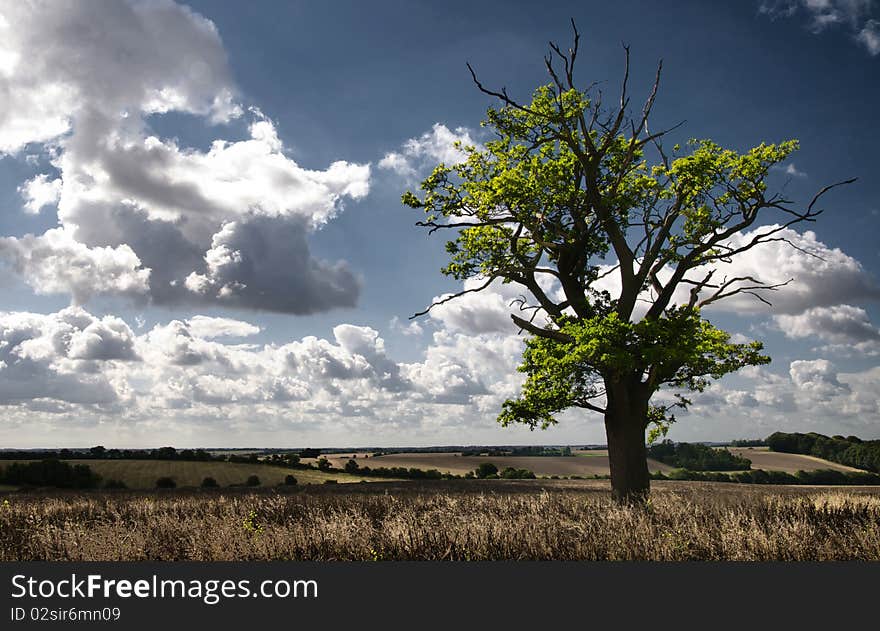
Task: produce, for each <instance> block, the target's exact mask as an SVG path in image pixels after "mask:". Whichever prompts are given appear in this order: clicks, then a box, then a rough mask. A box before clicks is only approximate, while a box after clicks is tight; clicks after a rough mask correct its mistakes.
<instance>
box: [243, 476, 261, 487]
mask: <svg viewBox="0 0 880 631" xmlns="http://www.w3.org/2000/svg"><path fill="white" fill-rule="evenodd" d="M245 484H246V485H247V486H260V476H258V475H250V476H248V479H247V482H245Z"/></svg>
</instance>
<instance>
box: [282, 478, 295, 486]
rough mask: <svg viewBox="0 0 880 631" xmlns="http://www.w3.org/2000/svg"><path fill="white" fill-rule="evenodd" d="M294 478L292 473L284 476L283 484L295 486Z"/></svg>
mask: <svg viewBox="0 0 880 631" xmlns="http://www.w3.org/2000/svg"><path fill="white" fill-rule="evenodd" d="M296 483H297V481H296V478H295V477H293V476H292V475H286V476H284V486H296Z"/></svg>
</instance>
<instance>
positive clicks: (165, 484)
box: [156, 476, 177, 489]
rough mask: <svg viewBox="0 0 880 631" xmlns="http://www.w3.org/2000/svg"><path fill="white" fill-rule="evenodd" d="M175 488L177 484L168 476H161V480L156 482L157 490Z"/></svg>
mask: <svg viewBox="0 0 880 631" xmlns="http://www.w3.org/2000/svg"><path fill="white" fill-rule="evenodd" d="M176 486H177V482H175V481H174V478H171V477H168V476H162V477H161V478H159V479H157V480H156V488H157V489H173V488H175V487H176Z"/></svg>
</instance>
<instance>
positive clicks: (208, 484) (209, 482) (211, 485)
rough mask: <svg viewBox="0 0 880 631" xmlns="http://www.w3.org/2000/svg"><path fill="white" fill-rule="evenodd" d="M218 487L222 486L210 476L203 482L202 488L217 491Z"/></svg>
mask: <svg viewBox="0 0 880 631" xmlns="http://www.w3.org/2000/svg"><path fill="white" fill-rule="evenodd" d="M218 486H220V485H219V484H217V480H215V479H214V478H212V477H210V476H208V477H207V478H205V479H204V480H202V488H203V489H216V488H217V487H218Z"/></svg>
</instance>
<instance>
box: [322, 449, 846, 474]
mask: <svg viewBox="0 0 880 631" xmlns="http://www.w3.org/2000/svg"><path fill="white" fill-rule="evenodd" d="M730 451H731V452H732V453H735V454H737V455H741V456H743V457H745V458H748V459H750V460H751V461H752V469H763V470H765V471H786V472H788V473H795V472H797V471H798V470H803V471H816V470H819V469H833V470H835V471H857V469H853V468H852V467H846V466H844V465H840V464H837V463H834V462H830V461H828V460H823V459H821V458H816V457H814V456H806V455H801V454H783V453H775V452H771V451H767V449H766V448H748V447H732V448H730ZM573 453H574V455H572V456H462V455H460V454H458V453H395V454H387V455H383V456H375V455H371V454H370V453H369V452H366V453H358V452H353V453H347V454H332V455H327V456H325V457H326V458H327V459H328V460H329V461H330V462H331V463H332V464H333V466H334V467H336V468H342V467H344V466H345V463H346V462H348V459H349V458H351V457H352V456H356V457H357V459H356V461H357V462H358V464H360V465H361V466H369V467H406V468H410V467H414V468H417V469H437V470H438V471H441V472H443V473H446V472H448V473H454V474H457V475H464V474H465V473H467V472H468V471H473V470H474V469H475V468H476V467H477V465H479V464H480V463H482V462H491V463H493V464H494V465H495V466H497V467H498V468H499V469H504V468H505V467H513V468H515V469H528V470H530V471H533V472H534V473H535V475H538V476H553V475H556V476H565V477H569V476H581V477H593V476H597V475H598V476H607V475H609V473H610V469H609V465H608V451H607V450H605V449H590V450H576V451H574V452H573ZM365 456H369V457H367V458H365ZM673 468H674V467H671V466H669V465H666V464H663V463H662V462H658V461H657V460H651V459H649V460H648V469H649V470H650V471H651V472H652V473H654V472H657V471H662V472H663V473H668V472H669V471H671V470H672V469H673Z"/></svg>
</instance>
